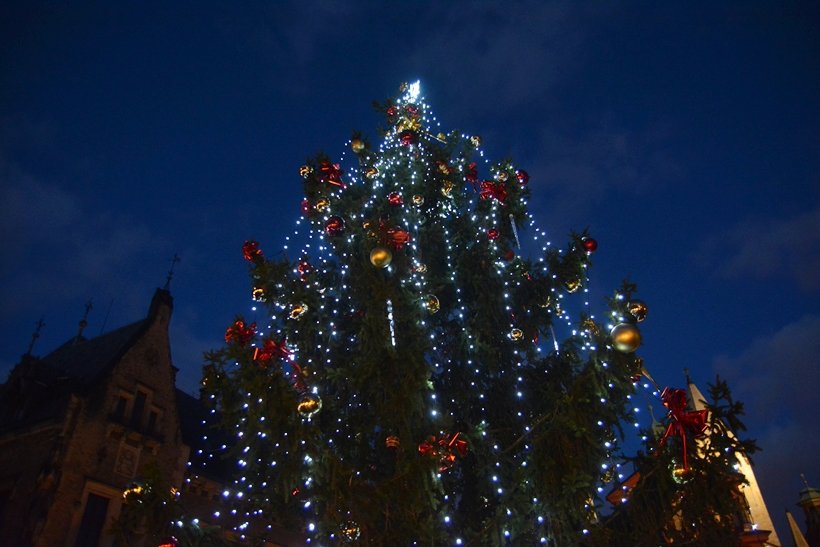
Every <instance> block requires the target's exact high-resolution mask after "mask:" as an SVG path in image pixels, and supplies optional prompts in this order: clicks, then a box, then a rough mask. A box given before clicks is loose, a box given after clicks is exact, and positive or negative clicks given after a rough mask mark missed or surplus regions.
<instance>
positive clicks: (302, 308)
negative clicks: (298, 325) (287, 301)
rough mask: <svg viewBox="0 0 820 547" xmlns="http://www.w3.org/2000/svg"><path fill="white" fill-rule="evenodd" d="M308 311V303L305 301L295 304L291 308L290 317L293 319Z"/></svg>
mask: <svg viewBox="0 0 820 547" xmlns="http://www.w3.org/2000/svg"><path fill="white" fill-rule="evenodd" d="M307 311H308V305H307V304H305V303H304V302H303V303H301V304H297V305H295V306H294V307H293V308H291V310H290V318H291V319H299V318H301V317H302V316H303V315H305V313H306V312H307Z"/></svg>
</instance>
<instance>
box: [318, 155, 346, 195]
mask: <svg viewBox="0 0 820 547" xmlns="http://www.w3.org/2000/svg"><path fill="white" fill-rule="evenodd" d="M319 171H321V172H322V180H323V181H325V182H326V183H328V184H332V185H333V186H338V187H339V188H341V189H344V188H345V183H343V182H342V169H341V167H340V166H339V164H338V163H330V162H329V161H323V162H322V163H321V164H319Z"/></svg>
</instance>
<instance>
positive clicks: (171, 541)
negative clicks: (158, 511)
mask: <svg viewBox="0 0 820 547" xmlns="http://www.w3.org/2000/svg"><path fill="white" fill-rule="evenodd" d="M178 545H179V540H178V539H177V538H175V537H174V536H167V537H166V538H165V539H163V540H162V541H160V542H159V545H157V547H177V546H178Z"/></svg>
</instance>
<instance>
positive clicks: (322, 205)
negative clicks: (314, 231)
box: [313, 198, 330, 213]
mask: <svg viewBox="0 0 820 547" xmlns="http://www.w3.org/2000/svg"><path fill="white" fill-rule="evenodd" d="M313 207H314V208H315V209H316V210H317V211H319V212H320V213H324V212H325V211H327V210H328V209H329V208H330V200H329V199H327V198H320V199H319V200H318V201H317V202H316V205H314V206H313Z"/></svg>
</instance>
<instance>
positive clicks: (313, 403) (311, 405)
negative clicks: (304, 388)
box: [296, 393, 322, 418]
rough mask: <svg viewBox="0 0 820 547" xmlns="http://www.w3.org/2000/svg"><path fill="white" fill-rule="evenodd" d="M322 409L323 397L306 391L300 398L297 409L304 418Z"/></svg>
mask: <svg viewBox="0 0 820 547" xmlns="http://www.w3.org/2000/svg"><path fill="white" fill-rule="evenodd" d="M321 409H322V399H320V398H319V396H318V395H315V394H313V393H305V394H304V395H302V398H301V399H299V404H297V405H296V410H297V412H299V415H300V416H302V418H310V417H311V416H313V415H314V414H316V413H317V412H319V411H320V410H321Z"/></svg>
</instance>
